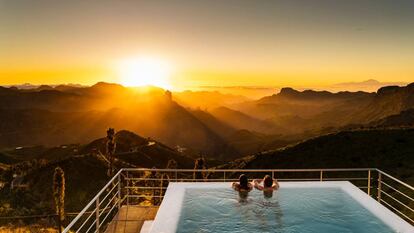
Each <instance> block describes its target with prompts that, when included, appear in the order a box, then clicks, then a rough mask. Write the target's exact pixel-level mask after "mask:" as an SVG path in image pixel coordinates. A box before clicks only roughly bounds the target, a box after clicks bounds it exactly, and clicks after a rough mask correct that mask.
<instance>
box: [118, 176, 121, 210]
mask: <svg viewBox="0 0 414 233" xmlns="http://www.w3.org/2000/svg"><path fill="white" fill-rule="evenodd" d="M121 198H122V196H121V174H119V175H118V211H119V210H120V209H121V200H122V199H121Z"/></svg>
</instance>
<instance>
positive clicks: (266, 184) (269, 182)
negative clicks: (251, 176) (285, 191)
mask: <svg viewBox="0 0 414 233" xmlns="http://www.w3.org/2000/svg"><path fill="white" fill-rule="evenodd" d="M261 183H263V184H261ZM253 186H254V187H255V188H256V189H258V190H260V191H263V195H264V196H265V197H272V196H273V191H274V190H278V189H279V182H277V180H276V179H272V177H270V176H269V175H266V176H265V177H264V178H263V180H258V179H256V180H253Z"/></svg>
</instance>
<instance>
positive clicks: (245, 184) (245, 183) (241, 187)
mask: <svg viewBox="0 0 414 233" xmlns="http://www.w3.org/2000/svg"><path fill="white" fill-rule="evenodd" d="M232 187H233V189H234V190H236V191H239V192H250V191H251V190H252V189H253V185H252V184H251V183H249V179H248V178H247V176H246V175H245V174H241V175H240V177H239V182H238V183H237V182H234V183H233V185H232Z"/></svg>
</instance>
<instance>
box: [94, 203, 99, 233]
mask: <svg viewBox="0 0 414 233" xmlns="http://www.w3.org/2000/svg"><path fill="white" fill-rule="evenodd" d="M95 204H96V223H95V224H96V232H97V233H99V228H100V227H99V225H100V223H99V196H98V197H97V198H96V202H95Z"/></svg>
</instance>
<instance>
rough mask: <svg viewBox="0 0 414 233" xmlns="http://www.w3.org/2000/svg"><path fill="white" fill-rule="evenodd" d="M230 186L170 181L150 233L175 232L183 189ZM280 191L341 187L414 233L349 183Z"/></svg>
mask: <svg viewBox="0 0 414 233" xmlns="http://www.w3.org/2000/svg"><path fill="white" fill-rule="evenodd" d="M231 184H232V183H231V182H188V183H182V182H181V183H179V182H178V183H175V182H170V183H169V185H168V188H167V191H166V193H165V196H164V200H163V201H162V203H161V206H160V208H159V209H158V212H157V215H156V217H155V220H154V223H153V224H152V228H151V231H150V232H151V233H175V232H176V231H177V227H178V222H179V220H180V216H181V210H182V206H183V201H184V195H185V189H187V188H191V189H195V188H200V189H208V188H211V189H214V188H231ZM280 188H281V189H285V188H341V189H342V190H343V191H345V192H346V193H348V194H349V195H350V196H351V197H352V198H353V199H354V200H356V201H357V202H358V203H360V204H361V205H362V206H363V207H365V208H366V209H367V210H368V211H370V212H371V213H373V214H374V215H375V216H376V217H378V218H379V219H381V220H382V221H383V222H384V223H385V224H387V225H388V226H390V228H391V229H393V230H394V231H396V232H398V233H414V227H413V226H411V225H410V224H409V223H407V222H406V221H404V220H403V219H402V218H400V217H399V216H398V215H396V214H395V213H393V212H392V211H391V210H389V209H387V208H386V207H385V206H383V205H381V204H379V203H378V202H377V201H376V200H374V199H373V198H371V197H370V196H368V195H367V194H366V193H365V192H363V191H362V190H360V189H359V188H358V187H356V186H355V185H353V184H352V183H350V182H348V181H324V182H280Z"/></svg>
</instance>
